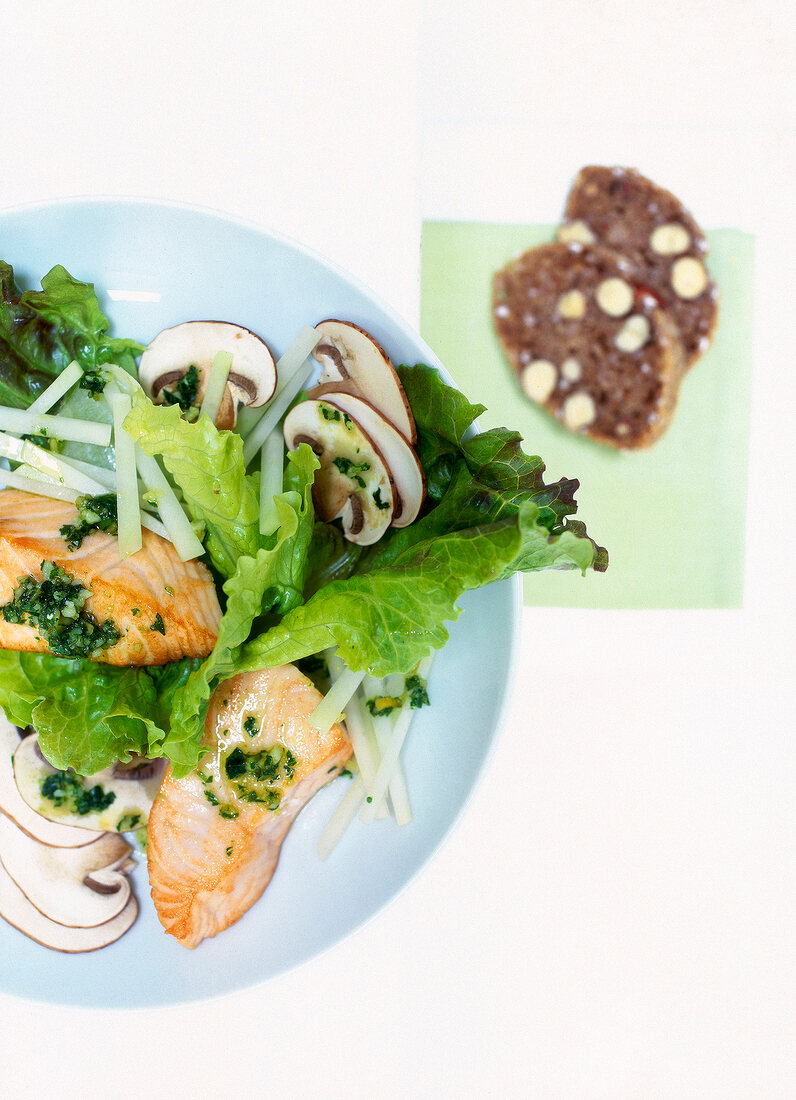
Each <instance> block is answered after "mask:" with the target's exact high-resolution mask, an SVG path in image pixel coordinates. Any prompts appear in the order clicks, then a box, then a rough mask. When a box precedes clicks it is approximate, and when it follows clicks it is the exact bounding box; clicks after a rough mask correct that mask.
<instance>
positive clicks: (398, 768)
mask: <svg viewBox="0 0 796 1100" xmlns="http://www.w3.org/2000/svg"><path fill="white" fill-rule="evenodd" d="M404 713H405V712H404V711H403V710H402V711H400V712H399V714H398V718H397V720H396V722H393V721H392V716H387V717H384V718H374V719H373V729H374V730H375V732H376V744H377V745H378V746H379V752H380V753H381V763H380V764H379V768H381V767H382V765H383V763H384V757H385V754H387V755H389V754H391V752H392V748H391V745H392V741H393V739H394V738H395V737H397V736H399V735H398V734H397V732H396V726H397V724H398V723H399V722H400V721H401V718H402V716H403V714H404ZM404 737H405V735H404ZM401 747H403V738H402V745H401ZM399 752H400V750H399ZM377 778H378V776H377ZM387 794H389V796H390V802H391V804H392V810H393V814H394V815H395V820H396V823H397V824H398V825H408V824H409V822H410V821H411V820H412V806H411V803H410V801H409V789H408V787H407V785H406V776H405V775H404V769H403V767H402V765H401V757H400V755H397V756H396V757H395V760H394V763H393V766H392V768H391V769H390V774H389V777H388V779H387ZM377 797H378V791H377V793H376V795H375V796H374V802H375V801H376V798H377ZM382 804H383V799H382ZM377 808H378V807H377Z"/></svg>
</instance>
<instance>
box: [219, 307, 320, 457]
mask: <svg viewBox="0 0 796 1100" xmlns="http://www.w3.org/2000/svg"><path fill="white" fill-rule="evenodd" d="M320 338H321V337H320V334H319V333H317V332H316V331H315V329H314V328H313V327H312V326H311V325H306V326H305V327H304V328H303V329H302V330H301V332H299V334H298V336H297V337H296V339H295V340H294V341H293V343H292V344H291V345H290V347H289V348H288V349H287V351H286V352H285V353H284V354H283V355H281V356H280V357H279V359H277V361H276V389H275V390H274V392H273V393H272V394H271V398H270V400H269V401H268V402H267V403H266V404H265V405H264V406H263V407H262V408H259V409H250V408H243V409H241V410H240V414H239V416H238V431H239V433H240V434H241V435H242V436H243V438H244V439H247V438H248V437H249V436H250V435H251V433H252V432H253V431H254V429H255V428H256V427H257V425H258V424H259V422H260V420H262V418H263V416H265V414H266V412H267V411H268V409H269V408H270V406H271V404H272V402H273V401H274V398H276V397H278V396H279V395H280V394H281V393H282V391H283V390H284V388H285V386H286V385H287V384H288V382H290V380H291V379H292V378H293V376H294V375H295V373H296V371H297V370H299V369H300V368H301V367H302V366H303V364H304V363H305V362H306V361H307V359H309V357H310V356H311V355H312V353H313V351H315V347H316V345H317V343H318V341H319V340H320ZM264 439H265V436H262V438H261V443H262V442H263V441H264Z"/></svg>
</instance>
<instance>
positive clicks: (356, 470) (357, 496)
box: [284, 401, 395, 546]
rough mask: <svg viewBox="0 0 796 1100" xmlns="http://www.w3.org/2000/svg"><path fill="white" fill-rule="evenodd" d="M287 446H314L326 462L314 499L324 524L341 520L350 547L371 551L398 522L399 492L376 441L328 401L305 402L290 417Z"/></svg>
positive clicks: (321, 469)
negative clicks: (396, 502)
mask: <svg viewBox="0 0 796 1100" xmlns="http://www.w3.org/2000/svg"><path fill="white" fill-rule="evenodd" d="M284 433H285V442H286V443H287V446H288V449H290V450H294V449H295V448H296V447H298V446H299V444H300V443H308V444H309V445H310V446H311V447H312V449H313V451H314V452H315V454H316V455H317V456H318V458H319V459H320V462H321V468H320V469H319V470H318V471H317V472H316V474H315V482H314V484H313V487H312V495H313V499H314V501H315V507H316V508H317V510H318V514H319V515H320V517H321V519H323V520H325V521H326V522H327V523H328V522H329V521H331V520H333V519H337V518H338V517H340V518H341V519H342V521H343V533H344V534H345V537H346V538H347V539H348V540H349V541H350V542H355V543H357V544H358V545H360V546H370V545H371V544H372V543H374V542H376V541H377V540H378V539H380V538H381V536H382V535H383V534H384V532H385V531H386V530H387V528H388V527H389V526H390V523H391V522H392V515H393V509H394V500H395V487H394V484H393V480H392V476H391V474H390V471H389V468H388V466H387V464H386V463H385V461H384V458H383V456H382V454H381V452H380V451H379V448H378V447H377V446H376V444H375V443H374V442H373V440H372V439H371V438H370V436H369V435H368V434H367V433H366V432H365V431H364V430H363V429H362V428H361V427H360V425H359V424H358V423H357V422H356V420H354V418H353V417H352V416H349V415H348V413H345V412H342V411H341V410H340V409H338V408H336V407H335V406H334V405H331V404H329V402H327V401H302V402H301V403H300V404H298V405H295V406H294V407H293V408H292V409H291V410H290V412H289V413H288V415H287V416H286V418H285V424H284Z"/></svg>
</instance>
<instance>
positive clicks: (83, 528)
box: [61, 493, 119, 550]
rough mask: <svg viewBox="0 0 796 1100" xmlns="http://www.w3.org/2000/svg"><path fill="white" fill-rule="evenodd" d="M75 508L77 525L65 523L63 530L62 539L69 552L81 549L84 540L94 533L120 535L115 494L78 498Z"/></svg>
mask: <svg viewBox="0 0 796 1100" xmlns="http://www.w3.org/2000/svg"><path fill="white" fill-rule="evenodd" d="M75 507H76V508H77V523H65V524H64V525H63V527H62V528H61V538H62V539H63V540H64V541H65V542H66V548H67V550H77V549H79V548H80V547H81V546H82V545H83V539H84V538H85V537H86V535H90V534H91V532H92V531H104V532H105V533H106V534H108V535H116V534H118V531H119V524H118V520H117V516H116V494H115V493H102V494H100V495H99V496H95V497H78V498H77V500H76V501H75Z"/></svg>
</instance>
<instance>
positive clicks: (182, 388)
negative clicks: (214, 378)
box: [162, 364, 199, 419]
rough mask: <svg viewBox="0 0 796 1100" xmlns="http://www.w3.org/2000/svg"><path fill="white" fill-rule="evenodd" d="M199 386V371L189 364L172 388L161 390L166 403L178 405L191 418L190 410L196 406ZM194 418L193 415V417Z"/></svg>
mask: <svg viewBox="0 0 796 1100" xmlns="http://www.w3.org/2000/svg"><path fill="white" fill-rule="evenodd" d="M198 388H199V371H198V370H197V369H196V367H195V366H194V365H193V364H191V366H190V367H188V370H187V371H186V372H185V374H184V375H183V376H182V378H181V379H180V380H179V382H178V383H177V384H176V386H175V387H174V389H173V390H163V393H162V396H163V400H164V401H165V403H166V404H167V405H179V406H180V409H181V411H182V412H183V413H185V414H186V415H188V418H189V419H191V416H190V414H191V412H192V410H193V409H197V412H198V408H197V405H196V392H197V390H198ZM193 419H195V417H194V418H193Z"/></svg>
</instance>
